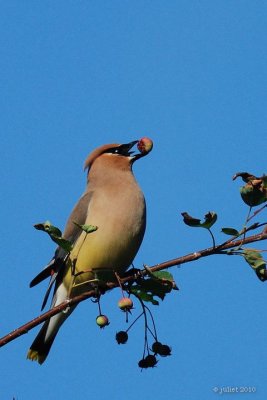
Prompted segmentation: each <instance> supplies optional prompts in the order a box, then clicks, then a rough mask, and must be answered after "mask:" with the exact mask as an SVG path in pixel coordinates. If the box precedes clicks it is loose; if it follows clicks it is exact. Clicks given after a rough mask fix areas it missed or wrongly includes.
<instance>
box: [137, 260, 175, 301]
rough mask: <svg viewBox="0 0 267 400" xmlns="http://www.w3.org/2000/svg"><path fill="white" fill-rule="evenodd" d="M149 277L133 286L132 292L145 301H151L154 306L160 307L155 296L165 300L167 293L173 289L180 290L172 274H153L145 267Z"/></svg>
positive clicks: (162, 272) (164, 272)
mask: <svg viewBox="0 0 267 400" xmlns="http://www.w3.org/2000/svg"><path fill="white" fill-rule="evenodd" d="M145 269H146V270H147V272H148V274H149V276H148V277H145V278H143V279H141V280H140V281H139V282H138V283H135V284H134V285H132V286H131V288H130V291H131V292H132V293H133V294H136V295H138V296H139V297H140V298H141V299H142V300H143V301H150V302H151V303H152V304H155V305H158V304H159V303H158V301H157V300H155V299H154V296H157V297H159V298H160V299H161V300H164V298H165V296H166V294H167V293H170V292H171V291H172V290H173V289H178V288H177V286H176V284H175V282H174V279H173V276H172V274H170V273H169V272H168V271H159V272H151V271H150V270H149V268H147V267H145Z"/></svg>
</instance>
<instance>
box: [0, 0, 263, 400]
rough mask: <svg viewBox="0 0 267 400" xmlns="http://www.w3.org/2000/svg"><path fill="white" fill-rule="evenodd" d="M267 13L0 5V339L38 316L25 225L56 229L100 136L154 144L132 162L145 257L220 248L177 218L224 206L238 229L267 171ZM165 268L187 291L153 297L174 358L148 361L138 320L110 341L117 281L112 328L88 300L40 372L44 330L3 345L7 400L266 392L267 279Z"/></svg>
mask: <svg viewBox="0 0 267 400" xmlns="http://www.w3.org/2000/svg"><path fill="white" fill-rule="evenodd" d="M266 18H267V5H266V3H265V2H262V1H257V0H254V1H246V0H242V1H241V0H236V1H228V0H224V1H217V0H207V1H196V0H195V1H188V0H186V1H185V0H184V1H183V0H181V1H171V0H170V1H168V2H162V1H159V0H153V1H138V0H137V1H134V2H133V1H128V0H124V1H118V0H113V1H106V0H103V1H101V2H99V1H75V2H74V1H70V0H65V1H61V0H58V1H39V0H35V1H30V0H29V1H24V2H21V1H15V0H14V1H13V0H10V1H6V2H4V1H2V2H1V3H0V20H1V23H0V69H1V74H0V80H1V81H0V82H1V83H0V85H1V90H0V107H1V143H2V152H1V158H0V165H1V178H0V179H1V187H2V196H1V210H2V213H1V245H2V255H1V265H2V279H1V281H0V290H1V294H2V301H1V304H0V321H1V322H0V333H1V335H4V334H6V333H7V332H9V331H10V330H12V329H14V328H16V327H17V326H19V325H21V324H23V323H25V322H26V321H28V320H30V319H32V318H33V317H35V316H37V315H38V313H39V310H40V305H41V302H42V297H43V294H44V292H45V288H46V284H43V285H40V286H39V287H36V288H34V289H29V287H28V283H29V282H30V280H31V279H32V278H33V277H34V276H35V274H36V273H37V272H38V271H39V270H40V269H41V268H42V267H43V266H44V265H45V263H46V262H47V261H48V260H49V259H50V257H51V255H52V254H53V251H54V246H53V243H51V242H50V241H49V239H48V238H47V237H46V236H45V235H43V234H42V233H41V232H37V231H35V230H34V229H33V227H32V226H33V224H34V223H37V222H41V221H44V220H47V219H49V220H51V221H52V222H53V223H54V224H55V225H57V226H59V227H62V228H63V226H64V223H65V221H66V218H67V217H68V215H69V212H70V210H71V209H72V207H73V205H74V203H75V202H76V200H77V199H78V197H79V196H80V194H81V192H82V191H83V190H84V185H85V178H86V177H85V174H84V173H83V170H82V166H83V162H84V160H85V158H86V157H87V155H88V153H89V152H90V151H91V150H92V149H94V148H95V147H97V146H99V145H101V144H104V143H112V142H121V143H125V142H126V143H127V142H129V141H132V140H134V139H139V138H141V137H142V136H149V137H151V138H152V139H153V141H154V149H153V151H152V153H151V154H149V156H147V157H145V158H144V159H142V160H140V162H138V163H136V165H135V168H134V170H135V175H136V177H137V179H138V181H139V183H140V185H141V186H142V188H143V191H144V193H145V196H146V200H147V207H148V226H147V231H146V236H145V239H144V241H143V244H142V247H141V249H140V251H139V253H138V255H137V257H136V261H135V265H136V266H137V267H141V266H142V264H143V263H146V264H148V265H154V264H157V263H159V262H162V261H165V260H168V259H171V258H175V257H177V256H180V255H183V254H187V253H189V252H191V251H195V250H199V249H201V248H205V247H208V246H210V245H211V242H210V238H209V237H208V235H207V234H206V232H202V231H200V230H197V229H190V228H189V227H187V226H185V225H183V223H182V220H181V216H180V213H181V212H183V211H188V212H189V213H191V214H192V215H194V216H200V217H201V216H203V215H204V214H205V213H206V212H207V211H209V210H212V211H216V212H217V213H218V216H219V217H218V222H217V224H216V226H215V227H214V233H215V234H216V240H217V241H218V242H219V241H220V240H224V239H225V237H223V236H222V234H220V229H221V227H223V226H234V227H236V228H239V227H241V226H242V224H243V222H244V220H245V216H246V213H247V207H246V206H245V205H244V204H243V203H242V202H241V200H240V197H239V193H238V188H239V186H240V184H241V182H237V181H235V182H232V180H231V177H232V175H233V174H234V173H236V172H238V171H250V172H253V173H255V174H258V175H259V174H262V173H264V172H266V170H265V162H264V160H266V126H267V114H266V109H267V53H266V47H267V24H266V20H267V19H266ZM260 218H261V219H262V220H264V218H265V216H264V215H263V214H262V216H259V219H260ZM259 247H262V248H264V244H261V245H259ZM265 248H266V245H265ZM172 272H173V274H174V276H175V279H176V282H177V284H178V286H179V288H180V291H179V292H175V293H174V294H173V295H171V296H169V298H167V299H166V301H164V302H163V303H162V304H160V306H159V307H153V312H154V316H155V319H156V324H157V328H158V333H159V337H160V339H161V340H162V341H163V342H166V343H168V344H170V345H171V346H172V349H173V350H172V353H173V355H172V357H170V358H166V359H161V360H160V363H159V364H158V366H157V368H154V369H153V370H147V371H143V372H140V370H139V368H138V367H137V362H138V360H139V359H140V358H141V355H142V348H143V339H142V336H143V331H142V324H141V323H139V325H138V326H136V327H135V329H134V330H133V331H132V332H131V336H130V340H129V343H128V344H127V345H125V346H118V345H117V344H116V343H115V340H114V335H115V332H116V331H117V330H120V329H122V328H124V327H125V323H124V318H123V316H122V315H121V314H122V313H121V312H120V311H119V310H118V308H117V306H116V303H117V300H118V298H119V297H120V293H119V291H114V292H112V293H109V294H107V295H106V296H105V298H104V299H103V306H102V307H103V309H104V311H105V313H107V314H108V315H109V317H110V320H111V324H110V326H109V327H108V328H106V329H105V330H103V331H99V329H98V327H97V326H96V325H95V316H96V315H97V309H96V307H95V305H94V304H92V303H91V302H90V301H88V302H85V303H83V304H81V305H80V306H79V307H78V309H77V310H76V311H75V313H74V314H73V315H72V316H71V317H70V318H69V320H68V321H67V322H66V324H65V325H64V327H63V328H62V330H61V332H60V334H59V336H58V338H57V340H56V342H55V344H54V346H53V349H52V351H51V354H50V356H49V358H48V359H47V362H46V363H45V364H44V365H42V366H39V365H38V364H36V363H31V362H29V361H27V360H26V359H25V357H26V352H27V349H28V347H29V345H30V344H31V342H32V340H33V338H34V337H35V335H36V333H37V331H38V328H37V329H35V330H34V331H31V332H29V333H28V334H27V335H24V336H23V337H21V338H19V339H17V340H16V341H14V342H12V343H10V344H9V345H7V346H5V347H3V348H1V352H0V360H1V363H0V375H1V382H0V397H1V399H2V398H3V399H12V398H13V397H15V398H16V399H19V400H22V399H27V400H31V399H36V398H38V399H39V400H44V399H47V398H49V399H51V400H54V399H58V398H64V399H65V400H69V399H73V398H77V399H81V398H89V397H97V398H98V400H104V399H109V398H114V399H124V398H127V399H128V400H133V399H136V397H137V396H139V397H140V396H142V398H146V399H147V400H150V399H157V400H163V399H165V398H172V399H193V400H194V399H199V398H205V399H213V398H216V397H217V396H219V395H218V394H215V393H214V392H213V391H212V388H213V387H215V386H217V387H219V388H221V387H227V386H238V387H240V386H244V387H255V388H256V393H255V394H235V396H234V397H235V398H242V399H246V398H253V399H263V398H265V397H266V395H267V383H266V365H267V350H266V346H265V338H266V322H265V319H266V318H265V317H266V315H265V304H266V297H267V296H266V284H263V283H261V282H260V281H259V280H258V279H257V278H256V276H255V275H254V274H253V271H251V270H250V268H249V266H248V265H247V264H246V263H245V262H244V261H243V260H242V259H241V258H233V257H222V256H214V257H212V258H209V259H205V260H201V261H198V262H195V263H191V264H187V265H184V266H182V267H181V268H176V267H175V268H173V269H172ZM136 313H137V310H136Z"/></svg>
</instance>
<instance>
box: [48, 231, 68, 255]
mask: <svg viewBox="0 0 267 400" xmlns="http://www.w3.org/2000/svg"><path fill="white" fill-rule="evenodd" d="M50 237H51V239H52V240H53V242H55V243H56V244H57V245H58V246H59V247H61V248H62V249H63V250H65V251H66V252H67V253H70V252H71V250H72V249H73V244H72V243H71V242H70V241H69V240H67V239H63V238H62V237H57V236H54V235H50Z"/></svg>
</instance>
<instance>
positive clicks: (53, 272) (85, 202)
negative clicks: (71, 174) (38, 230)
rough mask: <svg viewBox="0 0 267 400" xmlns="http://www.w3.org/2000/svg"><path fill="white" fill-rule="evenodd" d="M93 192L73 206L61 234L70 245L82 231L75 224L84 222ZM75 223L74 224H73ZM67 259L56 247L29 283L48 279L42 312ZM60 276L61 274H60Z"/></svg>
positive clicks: (33, 284) (59, 248)
mask: <svg viewBox="0 0 267 400" xmlns="http://www.w3.org/2000/svg"><path fill="white" fill-rule="evenodd" d="M92 195H93V192H92V191H88V192H86V193H85V194H84V195H83V196H82V197H81V198H80V200H79V201H78V203H77V204H76V205H75V207H74V209H73V211H72V213H71V215H70V217H69V219H68V221H67V224H66V228H65V230H64V233H63V237H64V238H65V239H67V240H68V241H70V242H71V243H72V244H74V243H75V242H76V240H77V239H78V237H79V236H80V234H81V233H82V230H81V228H80V227H79V226H77V225H76V224H75V223H77V224H80V225H83V224H84V223H85V221H86V217H87V212H88V207H89V203H90V200H91V198H92ZM74 222H75V223H74ZM67 257H68V253H67V252H66V250H64V249H62V248H61V247H57V249H56V251H55V255H54V257H53V258H52V260H51V261H50V262H49V263H48V264H47V265H46V266H45V268H44V269H43V270H42V271H41V272H40V273H39V274H38V275H37V276H36V277H35V278H34V279H33V280H32V281H31V282H30V287H33V286H35V285H37V284H38V283H40V282H42V281H43V280H44V279H46V278H48V277H50V282H49V285H48V288H47V291H46V294H45V297H44V301H43V304H42V310H43V308H44V307H45V305H46V303H47V300H48V297H49V294H50V292H51V289H52V287H53V284H54V283H55V282H56V280H57V277H58V274H59V272H60V271H63V268H64V266H65V261H66V259H67ZM60 275H61V274H60Z"/></svg>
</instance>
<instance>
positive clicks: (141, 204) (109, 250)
mask: <svg viewBox="0 0 267 400" xmlns="http://www.w3.org/2000/svg"><path fill="white" fill-rule="evenodd" d="M142 140H143V139H141V140H140V141H139V142H138V141H133V142H131V143H128V144H107V145H103V146H101V147H99V148H97V149H96V150H94V151H93V152H92V153H91V154H90V155H89V156H88V158H87V159H86V161H85V165H84V168H85V169H88V179H87V186H86V190H85V192H84V194H83V195H82V197H81V198H80V200H79V201H78V203H77V204H76V206H75V207H74V209H73V211H72V213H71V215H70V217H69V219H68V221H67V224H66V227H65V231H64V233H63V237H64V238H65V239H67V240H68V241H70V242H71V243H72V244H73V248H72V250H71V252H70V253H67V252H66V251H64V250H63V249H62V248H60V247H58V248H57V250H56V252H55V256H54V257H53V259H52V260H51V261H50V263H49V264H48V265H47V267H46V268H45V269H44V270H43V271H41V273H40V274H38V275H37V276H36V278H34V279H33V280H32V282H31V283H30V287H32V286H35V285H36V284H37V283H39V282H41V281H42V280H43V279H45V278H47V277H51V278H50V284H49V287H48V291H47V293H46V296H45V299H44V302H43V307H44V306H45V303H46V301H47V298H48V295H49V292H50V290H51V287H52V286H53V283H55V289H54V295H53V299H52V305H51V308H52V307H54V306H57V305H58V304H60V303H62V302H63V301H64V300H66V299H68V298H71V297H73V296H75V295H78V294H80V293H83V292H85V291H87V290H90V289H92V283H91V286H90V280H91V282H92V279H94V278H95V277H96V275H97V270H101V271H105V270H107V271H109V272H110V271H114V272H117V273H118V274H122V273H123V272H125V271H126V269H127V268H128V267H129V266H130V265H131V264H132V262H133V259H134V257H135V255H136V253H137V251H138V249H139V247H140V245H141V242H142V239H143V236H144V232H145V226H146V206H145V199H144V196H143V193H142V191H141V189H140V187H139V186H138V183H137V182H136V180H135V178H134V175H133V173H132V164H133V163H134V161H135V160H137V159H139V158H141V157H143V156H144V155H146V154H147V153H148V152H149V151H150V150H151V149H152V141H150V144H149V150H148V151H146V150H145V151H143V150H144V149H143V147H142V145H140V143H141V144H143V143H142ZM145 140H150V139H147V138H145ZM137 143H138V145H137V147H138V149H139V150H140V153H137V154H136V152H134V151H131V149H132V148H133V147H134V146H135V145H136V144H137ZM75 223H76V224H80V225H83V224H86V225H87V224H88V225H89V224H90V225H94V226H96V227H97V230H96V231H94V232H92V233H90V234H86V232H84V231H83V230H82V229H81V228H80V227H79V226H77V225H76V224H75ZM43 307H42V308H43ZM74 308H75V306H72V307H70V309H69V311H68V312H66V311H65V312H60V313H59V314H57V315H55V316H53V317H51V318H50V319H49V320H47V321H46V322H45V323H44V324H43V326H42V328H41V330H40V332H39V333H38V335H37V337H36V338H35V340H34V342H33V343H32V345H31V347H30V349H29V351H28V355H27V358H29V359H30V360H34V361H38V362H39V363H40V364H42V363H43V362H44V361H45V359H46V357H47V355H48V353H49V350H50V348H51V346H52V344H53V341H54V339H55V337H56V335H57V332H58V330H59V328H60V326H61V325H62V324H63V322H64V321H65V320H66V318H68V316H69V315H70V314H71V312H72V311H73V310H74Z"/></svg>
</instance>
